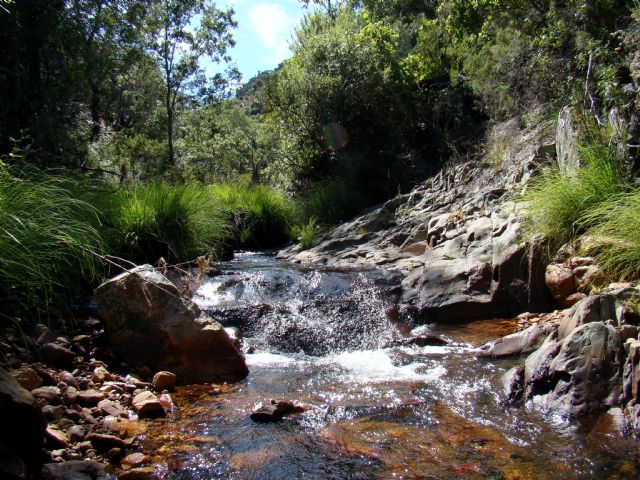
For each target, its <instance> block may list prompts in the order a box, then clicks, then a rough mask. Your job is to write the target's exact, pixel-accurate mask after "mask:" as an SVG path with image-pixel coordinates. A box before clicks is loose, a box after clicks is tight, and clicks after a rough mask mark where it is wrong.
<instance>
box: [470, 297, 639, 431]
mask: <svg viewBox="0 0 640 480" xmlns="http://www.w3.org/2000/svg"><path fill="white" fill-rule="evenodd" d="M638 295H639V291H638V290H637V289H635V288H621V289H618V290H615V291H612V292H610V293H604V294H600V295H592V296H589V297H587V298H585V299H584V300H581V301H580V302H578V303H577V304H575V305H574V306H573V307H572V308H571V309H569V310H566V311H565V313H564V316H563V317H564V318H563V319H562V320H561V321H559V322H558V324H557V325H556V326H555V328H552V329H549V331H548V333H547V335H546V338H544V341H543V342H542V344H541V345H540V346H539V348H537V349H536V350H534V351H533V352H532V353H531V354H530V355H529V356H528V357H527V359H526V360H525V362H524V364H523V365H521V366H519V367H516V368H514V369H512V370H510V371H509V372H507V373H506V374H505V375H504V376H503V385H504V387H505V396H506V399H507V401H509V402H512V403H513V402H518V401H522V400H524V401H531V402H532V403H533V404H534V405H537V406H540V407H542V408H544V409H547V410H550V411H554V412H559V413H561V414H562V415H564V416H566V417H578V416H582V415H586V414H590V413H596V412H601V411H604V410H606V409H608V408H613V407H615V408H618V407H620V408H623V409H624V411H625V413H626V415H627V418H628V419H629V422H630V424H631V426H632V427H633V428H634V429H635V431H636V432H637V433H639V434H640V428H638V427H640V422H638V419H639V416H638V415H639V414H640V407H638V405H640V394H639V391H640V387H639V386H640V368H639V367H638V364H639V363H640V342H639V341H638V340H637V339H636V338H637V336H638V327H637V326H635V325H632V324H630V323H628V321H635V317H634V316H633V315H628V312H627V310H628V307H627V306H626V304H627V303H626V302H628V300H629V299H630V298H631V297H632V296H638ZM536 328H538V329H540V328H542V327H541V326H534V327H531V328H530V329H527V330H525V331H523V332H520V333H519V334H515V335H511V336H508V337H505V338H504V339H501V340H498V341H495V342H491V343H489V344H487V345H485V346H484V347H482V348H481V349H480V351H481V353H483V354H490V353H491V352H492V351H495V352H497V353H498V354H500V353H502V352H503V351H504V352H506V353H513V354H518V353H520V351H521V352H523V353H524V352H526V348H520V347H521V346H525V347H526V346H527V345H529V344H532V343H533V342H532V341H529V339H530V338H531V337H532V336H534V337H535V335H534V333H535V332H536ZM535 339H536V340H537V341H539V337H535ZM510 347H511V348H510Z"/></svg>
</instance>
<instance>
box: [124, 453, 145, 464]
mask: <svg viewBox="0 0 640 480" xmlns="http://www.w3.org/2000/svg"><path fill="white" fill-rule="evenodd" d="M146 461H147V457H146V456H145V455H144V454H143V453H140V452H136V453H130V454H129V455H127V456H126V457H124V458H123V459H122V460H120V465H125V466H127V467H138V466H140V465H142V464H143V463H144V462H146Z"/></svg>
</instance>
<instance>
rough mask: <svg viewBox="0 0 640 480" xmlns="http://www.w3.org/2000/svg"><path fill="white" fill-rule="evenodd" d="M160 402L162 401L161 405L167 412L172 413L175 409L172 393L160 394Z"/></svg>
mask: <svg viewBox="0 0 640 480" xmlns="http://www.w3.org/2000/svg"><path fill="white" fill-rule="evenodd" d="M158 402H160V405H162V408H164V411H165V412H166V413H171V412H172V411H173V407H174V405H173V399H172V398H171V396H170V395H168V394H166V393H163V394H162V395H160V398H158Z"/></svg>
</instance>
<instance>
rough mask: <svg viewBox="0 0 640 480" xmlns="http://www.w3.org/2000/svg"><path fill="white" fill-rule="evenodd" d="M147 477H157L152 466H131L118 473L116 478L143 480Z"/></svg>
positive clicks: (121, 479)
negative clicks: (129, 468)
mask: <svg viewBox="0 0 640 480" xmlns="http://www.w3.org/2000/svg"><path fill="white" fill-rule="evenodd" d="M147 478H157V477H156V472H155V470H154V469H153V468H151V467H147V468H132V469H131V470H127V471H125V472H122V473H119V474H118V480H144V479H147Z"/></svg>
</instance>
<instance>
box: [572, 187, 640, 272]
mask: <svg viewBox="0 0 640 480" xmlns="http://www.w3.org/2000/svg"><path fill="white" fill-rule="evenodd" d="M582 223H583V224H584V225H590V226H591V227H590V228H589V230H588V241H587V242H585V243H586V244H587V245H588V248H589V253H591V254H594V255H595V257H596V259H597V260H598V263H599V264H600V265H601V266H602V267H603V268H604V269H605V271H606V272H607V273H609V274H611V275H612V276H615V277H616V278H620V279H630V280H633V279H637V278H640V236H638V232H640V190H634V191H632V192H630V193H627V194H623V195H617V196H615V197H611V198H609V199H608V200H607V201H605V202H603V203H601V204H600V205H599V206H598V207H596V208H594V209H592V210H591V211H590V212H589V213H588V214H587V215H585V216H584V218H583V219H582Z"/></svg>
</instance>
